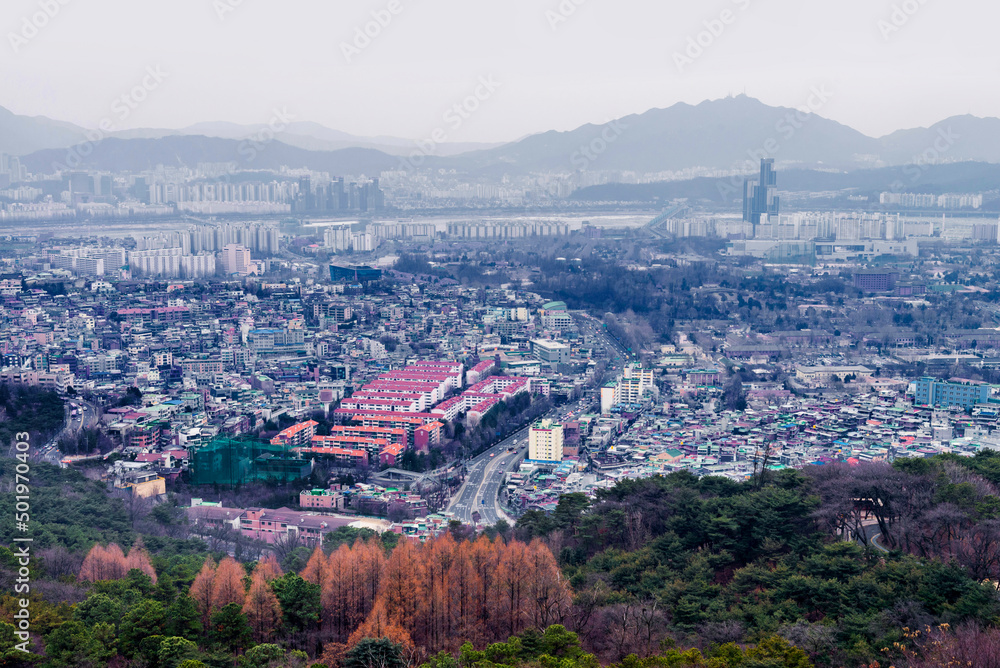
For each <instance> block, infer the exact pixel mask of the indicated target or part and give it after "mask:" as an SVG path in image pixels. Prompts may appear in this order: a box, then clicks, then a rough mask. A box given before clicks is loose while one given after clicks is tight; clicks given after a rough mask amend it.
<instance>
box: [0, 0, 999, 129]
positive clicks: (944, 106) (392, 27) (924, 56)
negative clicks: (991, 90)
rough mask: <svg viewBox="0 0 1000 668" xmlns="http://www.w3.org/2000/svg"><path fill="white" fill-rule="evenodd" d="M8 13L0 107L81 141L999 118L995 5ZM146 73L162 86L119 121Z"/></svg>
mask: <svg viewBox="0 0 1000 668" xmlns="http://www.w3.org/2000/svg"><path fill="white" fill-rule="evenodd" d="M963 10H968V11H963ZM973 10H975V14H974V15H972V13H971V12H972V11H973ZM43 11H44V12H47V14H48V15H50V16H44V17H41V16H40V12H43ZM5 15H6V17H7V18H6V19H5V21H4V23H3V27H4V28H5V30H4V42H5V44H4V45H3V47H2V50H3V52H4V55H3V57H2V59H0V72H2V78H3V81H4V82H5V83H6V86H5V89H6V91H7V94H6V95H4V96H2V99H0V106H3V107H6V108H7V109H9V110H10V111H12V112H14V113H16V114H23V115H31V116H35V115H40V116H46V117H49V118H51V119H54V120H58V121H66V122H71V123H74V124H77V125H80V126H82V127H85V128H95V127H98V126H99V125H100V123H101V122H102V121H105V120H106V119H110V120H111V121H112V122H113V125H114V129H115V131H120V130H132V129H139V128H162V129H180V128H184V127H188V126H190V125H194V124H198V123H209V122H228V123H239V124H248V125H257V124H261V123H266V122H268V119H270V118H271V116H272V115H273V114H274V110H276V109H278V110H286V111H287V112H288V113H289V115H291V116H292V117H293V118H294V120H295V121H308V122H315V123H318V124H321V125H324V126H326V127H328V128H331V129H334V130H337V131H341V132H345V133H350V134H353V135H356V136H362V137H374V136H379V135H383V136H394V137H400V138H406V139H411V140H417V139H422V138H425V137H427V136H428V133H430V132H432V131H433V130H434V129H436V128H438V127H440V126H441V125H442V120H443V119H444V118H445V117H446V116H447V114H448V113H449V110H452V109H453V108H454V107H455V105H456V104H461V103H462V102H463V101H464V100H466V99H468V98H469V96H475V95H476V94H477V88H478V89H480V90H483V89H482V85H481V83H480V82H481V81H484V80H486V81H492V82H494V85H493V86H492V87H491V88H490V89H489V92H488V94H487V95H486V96H482V95H480V97H479V100H478V102H477V103H476V105H475V107H476V108H475V111H474V113H471V114H469V115H468V116H467V117H464V116H463V118H462V122H460V123H455V124H454V125H450V126H449V127H448V130H449V133H448V137H447V142H492V143H499V142H509V141H515V140H517V139H520V138H522V137H524V136H526V135H530V134H535V133H539V132H545V131H548V130H560V131H566V130H571V129H574V128H576V127H579V126H581V125H584V124H586V123H597V124H601V123H606V122H607V121H609V120H612V119H614V118H620V117H623V116H627V115H630V114H637V113H643V112H645V111H647V110H649V109H652V108H665V107H669V106H672V105H673V104H675V103H678V102H685V103H688V104H698V103H700V102H702V101H704V100H710V99H718V98H723V97H726V96H727V95H730V94H733V95H735V94H741V93H744V92H745V93H746V94H747V95H749V96H751V97H754V98H757V99H759V100H761V101H762V102H764V103H765V104H769V105H773V106H786V107H793V108H799V107H803V106H804V105H805V104H806V100H807V98H808V95H809V91H810V89H811V88H813V87H825V89H827V90H830V91H833V92H834V93H835V95H833V96H832V99H831V100H830V101H829V103H828V104H825V105H823V107H822V109H821V110H820V111H819V115H821V116H823V117H826V118H829V119H831V120H835V121H837V122H840V123H842V124H845V125H847V126H849V127H851V128H854V129H856V130H858V131H860V132H862V133H864V134H866V135H869V136H872V137H880V136H883V135H886V134H889V133H891V132H894V131H896V130H901V129H909V128H915V127H926V126H929V125H931V124H933V123H937V122H939V121H941V120H944V119H945V118H947V117H951V116H956V115H962V114H973V115H976V116H980V117H989V116H1000V100H995V99H990V98H989V97H986V96H983V95H981V90H982V88H983V86H984V85H987V84H988V82H989V81H990V80H991V79H992V78H993V77H995V73H996V71H997V65H998V63H997V58H996V56H994V55H993V54H990V53H988V52H987V51H986V50H985V48H984V47H983V46H982V45H983V44H986V43H988V42H989V34H988V31H989V30H990V26H991V25H993V22H994V20H995V19H996V18H1000V8H997V7H992V6H983V3H974V2H957V3H952V4H950V5H948V6H947V8H946V6H945V5H944V4H941V3H933V2H926V1H924V2H920V1H919V0H910V1H909V2H862V1H860V0H850V1H848V2H842V3H837V4H836V5H834V4H825V5H803V4H801V3H794V2H789V1H771V2H764V1H763V0H725V1H724V2H719V3H717V4H715V5H712V6H709V5H700V4H699V5H695V6H680V7H678V6H658V5H651V3H648V2H637V1H634V0H633V1H630V2H625V3H615V4H614V5H612V4H610V3H601V2H598V1H597V0H587V1H581V0H564V1H563V2H561V3H560V2H557V1H555V0H552V1H546V2H525V1H522V0H515V1H514V2H507V3H503V4H499V3H489V4H477V5H474V6H470V5H467V4H466V3H461V2H457V1H444V2H438V3H435V4H433V5H431V4H420V3H417V2H413V1H412V0H387V1H385V2H366V3H357V2H355V3H347V4H343V5H338V6H336V7H330V6H327V5H325V3H321V2H311V1H302V2H297V3H295V4H294V5H293V6H291V7H281V8H280V9H279V8H278V7H277V6H276V5H274V4H270V3H264V2H260V1H254V0H244V1H241V0H181V1H179V2H174V3H170V5H164V6H161V7H154V8H148V7H139V6H136V5H134V4H132V3H127V2H124V1H123V0H101V1H100V2H95V3H87V4H84V3H81V2H79V1H78V0H72V1H71V0H51V2H41V1H40V0H29V1H23V0H17V1H16V2H10V3H8V5H7V11H6V12H5ZM373 22H376V23H374V24H373ZM366 28H367V29H368V32H369V36H367V39H366V37H365V36H361V35H363V33H364V31H365V30H366ZM370 35H374V36H370ZM693 44H698V46H692V45H693ZM150 69H152V70H155V71H158V72H160V73H161V74H162V76H161V77H160V78H159V79H158V80H156V85H155V86H154V87H153V88H149V87H148V86H147V90H146V91H145V93H144V94H143V98H144V99H143V100H142V101H141V103H138V104H134V105H130V106H129V113H127V114H124V113H121V110H122V109H123V107H122V105H121V104H120V102H118V101H120V100H121V98H122V96H123V95H126V96H128V95H129V92H130V91H132V90H134V89H135V87H136V86H142V85H143V81H144V80H146V81H149V78H148V74H147V72H148V71H149V70H150ZM223 73H224V75H223ZM15 91H16V95H15V94H14V92H15ZM452 118H454V116H453V117H452Z"/></svg>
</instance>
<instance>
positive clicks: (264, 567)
mask: <svg viewBox="0 0 1000 668" xmlns="http://www.w3.org/2000/svg"><path fill="white" fill-rule="evenodd" d="M253 573H254V575H257V573H260V574H261V575H262V576H263V577H264V580H266V581H267V582H270V581H271V580H277V579H278V578H280V577H281V576H282V575H284V572H283V571H282V570H281V565H280V564H279V563H278V558H277V557H276V556H274V555H273V554H268V555H267V556H266V557H264V558H263V559H261V560H260V561H258V562H257V568H255V569H254V571H253Z"/></svg>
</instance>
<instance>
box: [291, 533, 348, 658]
mask: <svg viewBox="0 0 1000 668" xmlns="http://www.w3.org/2000/svg"><path fill="white" fill-rule="evenodd" d="M310 561H312V559H310ZM354 564H355V558H354V555H353V553H352V549H351V548H349V547H348V546H347V545H341V546H340V547H339V548H338V549H337V550H335V551H334V552H333V553H332V554H331V555H330V558H329V560H328V561H327V563H326V564H324V567H323V572H322V574H321V575H320V577H319V580H320V608H321V611H322V612H321V615H322V624H323V628H324V629H325V630H326V631H328V632H329V633H331V634H332V637H333V639H334V640H336V641H338V642H341V643H342V642H344V641H345V640H347V637H348V636H349V635H350V634H351V631H353V630H354V629H355V628H357V626H358V623H357V622H356V621H355V619H356V615H355V613H354V610H353V609H352V607H351V595H352V587H357V586H359V585H358V584H357V582H356V580H357V579H358V578H359V575H360V574H359V573H357V572H356V571H355V570H354ZM306 569H307V570H308V569H309V564H306ZM302 577H303V578H305V575H304V574H303V576H302Z"/></svg>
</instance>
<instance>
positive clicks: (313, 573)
mask: <svg viewBox="0 0 1000 668" xmlns="http://www.w3.org/2000/svg"><path fill="white" fill-rule="evenodd" d="M326 566H327V558H326V555H325V554H323V548H321V547H320V546H319V545H317V546H316V549H315V550H313V553H312V555H311V556H310V557H309V561H308V562H306V567H305V568H303V569H302V572H301V573H299V576H300V577H301V578H302V579H303V580H305V581H306V582H308V583H310V584H314V585H319V586H320V587H322V586H323V581H324V580H325V579H326V575H327V568H326Z"/></svg>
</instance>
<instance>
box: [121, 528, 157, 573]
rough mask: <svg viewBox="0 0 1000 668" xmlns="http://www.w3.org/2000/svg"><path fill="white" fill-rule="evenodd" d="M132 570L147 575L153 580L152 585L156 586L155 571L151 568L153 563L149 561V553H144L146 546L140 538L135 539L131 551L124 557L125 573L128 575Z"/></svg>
mask: <svg viewBox="0 0 1000 668" xmlns="http://www.w3.org/2000/svg"><path fill="white" fill-rule="evenodd" d="M133 568H134V569H136V570H140V571H142V572H143V573H145V574H146V575H148V576H149V577H150V578H151V579H152V580H153V584H156V569H154V568H153V562H152V561H150V559H149V552H147V551H146V545H145V543H143V542H142V536H140V537H138V538H136V539H135V543H133V544H132V549H131V550H129V551H128V556H127V557H125V572H126V573H128V572H129V571H130V570H132V569H133Z"/></svg>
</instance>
